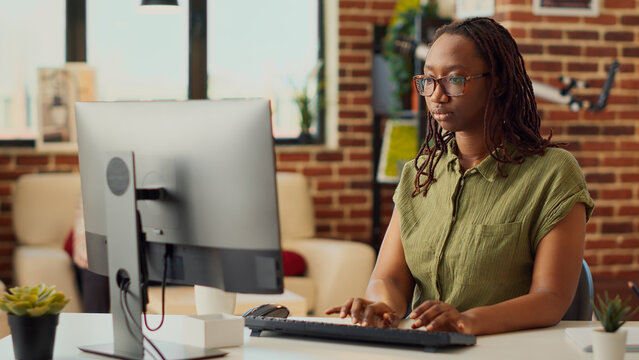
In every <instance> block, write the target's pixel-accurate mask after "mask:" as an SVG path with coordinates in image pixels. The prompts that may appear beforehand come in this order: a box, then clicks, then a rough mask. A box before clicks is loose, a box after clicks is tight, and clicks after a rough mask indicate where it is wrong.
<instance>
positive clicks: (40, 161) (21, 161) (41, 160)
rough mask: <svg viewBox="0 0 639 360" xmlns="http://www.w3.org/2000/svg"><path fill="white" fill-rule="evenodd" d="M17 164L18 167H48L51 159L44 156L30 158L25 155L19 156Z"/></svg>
mask: <svg viewBox="0 0 639 360" xmlns="http://www.w3.org/2000/svg"><path fill="white" fill-rule="evenodd" d="M16 163H17V164H18V165H47V164H48V163H49V157H48V156H45V155H42V156H30V155H28V156H27V155H24V156H18V158H17V159H16Z"/></svg>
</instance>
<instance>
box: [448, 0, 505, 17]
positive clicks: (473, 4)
mask: <svg viewBox="0 0 639 360" xmlns="http://www.w3.org/2000/svg"><path fill="white" fill-rule="evenodd" d="M493 15H495V0H457V1H456V3H455V17H457V18H458V19H466V18H471V17H478V16H486V17H491V16H493Z"/></svg>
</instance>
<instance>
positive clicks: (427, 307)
mask: <svg viewBox="0 0 639 360" xmlns="http://www.w3.org/2000/svg"><path fill="white" fill-rule="evenodd" d="M409 317H410V318H411V319H413V320H415V322H414V323H413V324H412V325H411V327H412V328H413V329H417V328H418V327H421V326H426V330H428V331H454V332H459V333H464V334H472V330H473V324H472V318H471V317H469V316H468V315H465V314H463V313H460V312H459V310H457V309H456V308H455V307H454V306H452V305H450V304H447V303H445V302H441V301H432V300H429V301H425V302H423V303H422V304H421V305H419V306H418V307H416V308H415V309H414V310H413V311H412V312H411V313H410V315H409Z"/></svg>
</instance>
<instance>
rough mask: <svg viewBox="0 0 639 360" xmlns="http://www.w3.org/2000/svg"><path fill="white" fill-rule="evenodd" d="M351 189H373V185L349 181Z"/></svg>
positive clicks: (366, 182)
mask: <svg viewBox="0 0 639 360" xmlns="http://www.w3.org/2000/svg"><path fill="white" fill-rule="evenodd" d="M350 188H351V189H358V190H360V189H361V190H369V189H372V188H373V184H372V183H371V182H370V181H351V186H350Z"/></svg>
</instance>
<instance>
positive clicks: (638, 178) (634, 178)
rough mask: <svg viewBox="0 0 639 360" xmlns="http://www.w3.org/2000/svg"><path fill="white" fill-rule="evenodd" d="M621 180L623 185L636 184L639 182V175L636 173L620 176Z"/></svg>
mask: <svg viewBox="0 0 639 360" xmlns="http://www.w3.org/2000/svg"><path fill="white" fill-rule="evenodd" d="M619 177H620V178H621V182H622V183H627V182H630V183H634V182H639V174H638V173H634V174H621V175H620V176H619Z"/></svg>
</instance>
